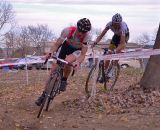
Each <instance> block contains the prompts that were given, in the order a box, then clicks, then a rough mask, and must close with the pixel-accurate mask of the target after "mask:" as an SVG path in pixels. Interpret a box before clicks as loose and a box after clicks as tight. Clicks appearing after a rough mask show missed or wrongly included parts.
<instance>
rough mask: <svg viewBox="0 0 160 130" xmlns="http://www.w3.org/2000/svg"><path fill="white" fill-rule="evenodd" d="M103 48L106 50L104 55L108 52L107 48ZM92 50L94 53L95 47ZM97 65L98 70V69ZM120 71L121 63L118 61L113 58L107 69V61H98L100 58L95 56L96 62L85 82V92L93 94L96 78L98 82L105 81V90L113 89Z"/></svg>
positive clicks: (89, 94) (88, 94)
mask: <svg viewBox="0 0 160 130" xmlns="http://www.w3.org/2000/svg"><path fill="white" fill-rule="evenodd" d="M99 48H100V47H99ZM101 49H103V52H104V54H103V55H107V54H108V49H107V48H101ZM92 51H93V53H94V50H93V48H92ZM97 65H98V66H97ZM97 67H98V71H96V68H97ZM119 73H120V65H119V63H118V61H116V60H111V61H110V63H109V66H108V68H107V69H105V61H104V60H101V61H100V62H99V63H98V58H95V63H94V64H93V66H92V68H91V70H90V71H89V74H88V77H87V80H86V84H85V92H86V93H87V96H88V97H90V96H91V91H92V89H93V82H94V80H96V84H98V83H103V87H104V90H109V91H111V90H113V87H114V85H115V83H116V81H117V79H118V76H119ZM94 76H96V79H95V78H94Z"/></svg>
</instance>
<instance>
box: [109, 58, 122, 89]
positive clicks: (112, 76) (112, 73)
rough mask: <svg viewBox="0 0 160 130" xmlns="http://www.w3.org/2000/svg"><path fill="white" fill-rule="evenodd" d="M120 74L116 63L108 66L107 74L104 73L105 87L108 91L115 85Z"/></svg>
mask: <svg viewBox="0 0 160 130" xmlns="http://www.w3.org/2000/svg"><path fill="white" fill-rule="evenodd" d="M119 73H120V65H119V64H118V63H116V64H113V61H112V63H111V64H110V65H109V67H108V70H107V73H106V87H107V89H108V90H113V88H114V86H115V83H116V82H117V79H118V77H119Z"/></svg>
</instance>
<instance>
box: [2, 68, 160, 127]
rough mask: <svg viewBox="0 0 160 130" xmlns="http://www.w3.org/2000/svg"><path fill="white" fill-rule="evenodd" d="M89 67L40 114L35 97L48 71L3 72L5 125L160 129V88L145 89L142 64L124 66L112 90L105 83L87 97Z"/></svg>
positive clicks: (3, 118) (76, 75)
mask: <svg viewBox="0 0 160 130" xmlns="http://www.w3.org/2000/svg"><path fill="white" fill-rule="evenodd" d="M87 74H88V69H82V70H80V71H78V72H77V73H76V74H75V75H74V77H70V79H69V84H68V86H67V91H65V92H63V93H61V94H60V95H58V96H57V97H56V98H55V99H54V101H53V102H52V104H51V106H50V109H49V111H48V112H43V113H42V116H41V117H40V118H39V119H37V114H38V111H39V107H38V106H36V105H35V103H34V102H35V100H36V99H37V97H38V96H39V95H40V94H41V92H42V90H43V86H44V84H45V80H46V77H47V73H46V71H45V70H39V71H38V70H32V71H29V85H25V83H26V81H25V72H24V71H21V72H10V73H6V72H2V71H1V72H0V78H1V79H0V130H160V123H159V122H160V93H159V92H156V91H153V92H150V93H144V92H143V91H142V89H141V88H140V86H139V85H138V82H139V81H140V78H141V76H142V70H140V69H134V68H127V69H122V70H121V73H120V77H119V79H118V81H117V83H116V85H115V89H114V90H113V91H112V92H107V93H106V92H105V91H103V88H98V90H100V91H99V92H97V95H96V96H95V98H94V99H90V100H88V99H87V98H86V94H85V91H84V85H85V81H86V76H87Z"/></svg>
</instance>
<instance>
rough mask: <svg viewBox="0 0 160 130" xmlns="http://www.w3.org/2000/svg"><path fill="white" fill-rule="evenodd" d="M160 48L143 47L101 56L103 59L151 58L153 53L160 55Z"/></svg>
mask: <svg viewBox="0 0 160 130" xmlns="http://www.w3.org/2000/svg"><path fill="white" fill-rule="evenodd" d="M159 54H160V49H143V50H140V51H134V52H127V53H118V54H110V55H104V56H100V57H99V58H100V59H103V60H120V59H133V58H149V57H150V56H151V55H159Z"/></svg>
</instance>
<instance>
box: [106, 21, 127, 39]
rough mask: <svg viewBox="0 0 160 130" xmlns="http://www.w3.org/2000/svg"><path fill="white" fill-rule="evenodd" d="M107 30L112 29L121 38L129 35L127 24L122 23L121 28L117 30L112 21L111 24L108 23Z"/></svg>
mask: <svg viewBox="0 0 160 130" xmlns="http://www.w3.org/2000/svg"><path fill="white" fill-rule="evenodd" d="M106 28H108V29H111V30H112V32H113V33H114V34H116V35H119V36H120V35H123V36H125V35H126V34H127V33H129V29H128V26H127V24H126V23H125V22H121V23H120V28H119V29H116V28H114V26H113V25H112V21H110V22H109V23H107V25H106Z"/></svg>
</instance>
